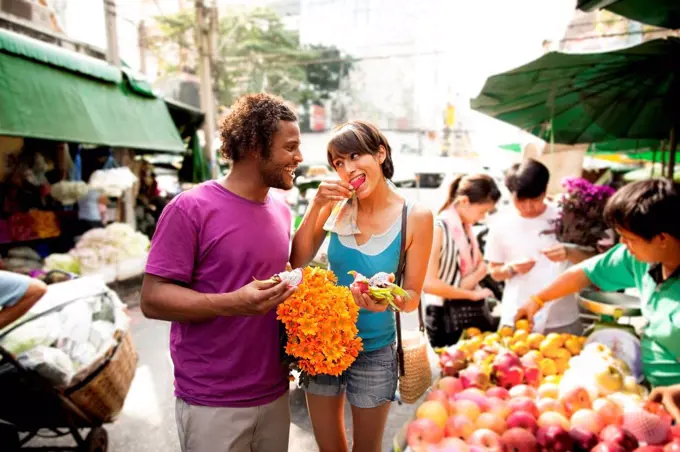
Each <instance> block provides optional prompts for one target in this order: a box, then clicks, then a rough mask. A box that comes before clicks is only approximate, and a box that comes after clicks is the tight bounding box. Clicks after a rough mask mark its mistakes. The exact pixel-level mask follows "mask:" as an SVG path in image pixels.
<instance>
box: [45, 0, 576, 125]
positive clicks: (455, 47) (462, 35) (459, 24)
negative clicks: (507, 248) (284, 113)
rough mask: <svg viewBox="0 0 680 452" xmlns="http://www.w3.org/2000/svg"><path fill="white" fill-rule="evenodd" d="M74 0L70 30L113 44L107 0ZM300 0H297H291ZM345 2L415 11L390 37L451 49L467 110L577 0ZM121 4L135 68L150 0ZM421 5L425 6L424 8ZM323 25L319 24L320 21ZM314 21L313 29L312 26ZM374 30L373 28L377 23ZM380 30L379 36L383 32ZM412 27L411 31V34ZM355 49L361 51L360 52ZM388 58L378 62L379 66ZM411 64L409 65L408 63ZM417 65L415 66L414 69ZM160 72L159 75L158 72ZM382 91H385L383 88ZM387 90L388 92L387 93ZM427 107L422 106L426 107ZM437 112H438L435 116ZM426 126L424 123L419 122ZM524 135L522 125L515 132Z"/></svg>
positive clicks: (165, 4)
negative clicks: (107, 29) (413, 38)
mask: <svg viewBox="0 0 680 452" xmlns="http://www.w3.org/2000/svg"><path fill="white" fill-rule="evenodd" d="M55 1H58V2H60V3H62V4H66V6H67V7H66V9H65V11H66V12H65V14H64V16H63V17H64V22H65V23H64V25H65V28H66V31H67V33H68V34H69V36H70V37H72V38H74V39H77V40H81V41H84V42H87V43H90V44H92V45H95V46H98V47H101V48H106V34H105V27H104V6H103V0H55ZM291 1H293V0H291ZM190 2H191V0H156V1H155V2H148V3H149V4H150V6H149V7H148V9H147V14H149V11H150V13H151V14H158V13H161V12H166V13H170V12H173V11H175V10H176V9H177V8H178V5H179V4H180V3H184V4H185V5H189V4H190ZM304 2H307V3H306V4H312V5H314V4H321V3H323V2H322V1H321V0H303V3H304ZM219 3H220V5H229V4H231V5H236V4H239V5H243V4H244V3H245V2H244V0H219ZM247 3H248V4H249V5H252V6H255V5H265V4H266V3H268V1H267V0H249V1H248V2H247ZM339 3H341V4H340V5H339V7H340V8H344V9H348V8H349V9H357V8H361V7H364V5H366V4H372V5H380V6H381V8H382V10H381V11H384V9H385V7H384V5H389V6H388V7H387V9H388V11H389V12H388V14H390V13H391V10H390V9H391V8H394V11H395V14H394V15H395V16H397V15H398V13H399V10H400V9H406V8H410V9H411V10H412V11H414V12H415V14H416V17H414V19H413V21H412V22H409V21H406V22H403V23H401V22H400V23H391V22H390V19H389V17H386V18H385V21H384V25H383V26H384V27H387V28H393V30H390V37H389V38H385V40H386V41H388V42H394V41H395V39H396V38H399V37H400V32H401V31H402V30H404V29H403V28H401V27H415V28H418V30H417V31H415V32H414V33H412V34H411V35H413V34H415V35H417V36H418V38H417V44H416V48H415V50H416V51H431V50H435V51H444V52H445V56H444V57H442V58H439V59H438V62H437V63H436V64H437V69H436V70H437V72H438V74H437V77H439V79H440V80H442V79H444V80H446V81H447V83H449V84H450V85H451V86H455V93H456V95H457V96H459V100H460V101H461V102H460V104H461V105H462V106H463V107H462V108H463V109H465V106H466V105H467V99H468V98H470V97H475V96H476V95H477V94H478V93H479V91H480V90H481V88H482V86H483V84H484V81H485V80H486V78H487V77H488V76H490V75H492V74H494V73H498V72H503V71H506V70H509V69H512V68H514V67H517V66H520V65H522V64H524V63H527V62H529V61H531V60H533V59H535V58H538V57H540V56H541V55H542V53H543V45H542V44H543V41H544V40H553V41H555V40H559V39H561V38H562V37H563V35H564V32H565V30H566V28H567V26H568V24H569V22H570V21H571V19H572V17H573V14H574V9H575V3H576V0H429V1H428V2H425V1H423V2H414V1H413V0H341V1H340V2H339ZM117 4H118V15H119V21H118V35H119V48H120V52H121V57H122V58H123V60H124V61H125V62H126V63H127V64H129V65H130V66H132V67H133V68H135V69H137V68H139V50H138V48H137V26H136V24H137V22H138V21H139V19H140V18H141V17H142V15H143V14H144V11H143V9H142V7H141V5H142V0H117ZM425 4H427V5H430V6H429V7H428V8H431V9H430V10H425V9H422V8H423V7H422V6H419V5H425ZM419 8H420V10H419ZM316 22H318V23H317V24H305V29H308V30H310V29H311V30H312V31H311V33H312V34H313V36H314V38H315V39H316V38H318V40H320V41H324V40H326V41H330V42H333V43H337V42H343V41H344V40H347V41H348V42H349V41H350V40H351V39H354V41H353V42H360V43H362V44H363V46H364V48H366V49H368V50H365V52H366V53H372V54H376V52H378V53H381V54H390V53H397V52H398V49H396V48H395V47H389V46H385V47H382V48H379V49H375V48H373V49H369V47H370V46H369V45H366V43H365V42H362V40H363V41H369V42H368V44H370V43H371V42H370V41H371V39H373V38H371V35H370V33H369V34H368V35H367V36H354V37H352V34H351V33H348V30H347V29H343V28H342V27H340V28H337V27H336V28H334V27H333V24H332V22H326V21H316ZM315 26H316V27H317V28H314V27H315ZM310 27H311V28H310ZM369 31H370V30H369ZM377 33H378V34H376V33H374V34H373V36H377V37H376V38H375V39H379V36H380V31H378V32H377ZM409 33H410V31H408V30H404V33H403V34H404V35H407V34H409ZM353 54H354V55H357V54H360V53H358V51H355V52H354V53H353ZM379 66H380V65H377V67H378V68H379ZM406 70H407V71H408V70H409V68H408V67H407V68H406ZM418 70H419V71H420V74H419V75H418V74H414V75H411V74H409V76H412V77H416V80H417V81H418V82H417V83H416V85H418V86H419V87H418V88H417V94H418V96H419V97H420V98H421V99H422V101H421V103H422V104H423V105H424V106H423V107H420V109H421V110H422V112H423V113H422V115H421V116H422V117H423V118H424V119H423V120H422V121H421V122H423V123H433V122H434V121H436V120H438V118H439V115H440V113H439V107H436V108H433V107H432V106H433V105H438V103H440V99H439V98H438V96H439V97H441V94H440V93H441V91H442V89H441V86H437V87H433V86H429V83H428V82H427V80H428V76H429V75H430V74H429V72H432V70H431V69H430V66H428V65H427V64H425V65H421V66H420V68H419V69H418ZM414 72H415V71H414ZM151 78H153V75H152V77H151ZM376 95H377V96H378V97H380V95H379V94H376ZM382 97H384V96H382ZM419 114H420V112H419ZM468 117H469V118H472V121H473V122H477V121H481V122H480V123H479V127H477V126H476V125H475V124H470V126H472V127H475V128H483V129H485V130H493V131H492V132H491V134H500V133H504V134H509V135H512V133H513V131H514V129H513V128H511V127H510V126H506V125H504V124H502V123H500V122H498V121H493V122H492V123H489V121H488V120H486V118H480V117H479V116H478V115H476V114H474V113H472V114H470V115H469V116H468ZM435 118H436V119H435ZM418 125H419V126H420V125H421V124H418ZM515 135H516V132H515Z"/></svg>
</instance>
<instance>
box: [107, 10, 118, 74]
mask: <svg viewBox="0 0 680 452" xmlns="http://www.w3.org/2000/svg"><path fill="white" fill-rule="evenodd" d="M104 20H105V22H106V59H107V61H108V62H109V63H111V64H113V65H114V66H116V67H120V53H119V51H118V27H117V24H116V21H117V14H116V0H104Z"/></svg>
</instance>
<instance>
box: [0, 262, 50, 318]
mask: <svg viewBox="0 0 680 452" xmlns="http://www.w3.org/2000/svg"><path fill="white" fill-rule="evenodd" d="M46 291H47V286H46V285H45V283H43V282H42V281H39V280H37V279H34V278H29V277H28V276H25V275H20V274H19V273H12V272H8V271H3V270H0V328H4V327H6V326H7V325H9V324H11V323H12V322H14V321H15V320H17V319H18V318H20V317H21V316H22V315H24V314H25V313H26V312H28V310H29V309H31V307H32V306H33V305H34V304H35V303H36V302H37V301H38V300H40V298H42V296H43V295H45V292H46Z"/></svg>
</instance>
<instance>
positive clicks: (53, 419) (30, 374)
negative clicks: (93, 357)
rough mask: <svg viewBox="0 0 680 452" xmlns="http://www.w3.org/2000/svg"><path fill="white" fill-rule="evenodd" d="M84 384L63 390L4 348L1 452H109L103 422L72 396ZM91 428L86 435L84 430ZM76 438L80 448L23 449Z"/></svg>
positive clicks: (1, 360) (0, 366)
mask: <svg viewBox="0 0 680 452" xmlns="http://www.w3.org/2000/svg"><path fill="white" fill-rule="evenodd" d="M75 301H78V299H75V300H72V301H70V302H68V303H64V304H62V305H59V306H56V307H54V308H52V309H48V310H46V311H45V312H42V313H40V314H38V315H36V316H34V317H32V318H30V319H27V320H25V321H24V322H20V323H19V324H17V325H16V326H15V327H13V328H11V329H10V330H8V331H6V332H4V333H3V334H2V335H1V336H0V339H2V337H4V336H5V335H7V334H9V333H10V332H11V331H13V330H14V329H15V328H18V327H20V326H22V325H24V324H26V323H28V322H31V321H33V320H36V319H37V318H40V317H42V316H45V315H48V314H50V313H53V312H55V311H57V310H60V309H62V308H64V306H66V305H68V304H70V303H73V302H75ZM86 383H87V379H86V380H85V381H83V382H81V384H79V385H76V386H74V387H70V388H69V389H68V390H66V391H62V390H59V389H56V388H54V387H52V385H51V384H50V383H49V382H48V381H47V380H46V379H45V378H43V377H42V376H40V375H39V374H38V373H36V372H34V371H32V370H29V369H27V368H25V367H24V366H23V365H22V364H21V363H19V362H18V361H17V359H16V358H15V357H14V356H13V355H12V354H11V353H9V352H8V351H7V350H5V349H4V348H2V347H0V401H1V402H0V446H1V447H0V449H1V450H2V451H3V452H14V451H18V450H20V449H21V450H22V451H23V450H71V451H78V452H106V450H107V449H108V434H107V432H106V430H105V429H104V428H103V427H102V422H101V421H98V420H95V419H92V418H91V417H90V416H88V415H87V414H86V413H85V412H84V411H83V410H81V409H80V408H79V407H78V406H77V405H76V404H75V403H74V402H73V401H72V400H71V399H70V398H69V394H70V393H73V392H75V391H76V390H78V389H79V388H80V387H81V386H82V385H83V384H86ZM83 429H88V430H89V432H88V433H87V435H85V436H83V435H82V433H81V430H83ZM69 435H70V436H72V437H73V439H74V440H75V442H76V447H53V446H50V447H47V446H46V447H41V448H23V449H22V447H23V446H24V445H25V444H26V443H28V442H29V441H30V440H31V439H33V438H34V437H36V436H39V437H47V438H58V437H63V436H69Z"/></svg>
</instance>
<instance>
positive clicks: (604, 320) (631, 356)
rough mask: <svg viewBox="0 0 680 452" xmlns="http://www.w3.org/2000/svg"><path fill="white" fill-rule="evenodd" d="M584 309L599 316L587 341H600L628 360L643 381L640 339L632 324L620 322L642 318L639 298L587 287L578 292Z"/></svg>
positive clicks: (589, 332) (631, 368) (586, 333)
mask: <svg viewBox="0 0 680 452" xmlns="http://www.w3.org/2000/svg"><path fill="white" fill-rule="evenodd" d="M578 299H579V303H580V304H581V306H583V308H585V309H586V310H588V311H590V312H591V313H593V314H594V315H596V316H598V317H599V318H598V320H596V321H595V323H594V324H593V325H592V326H590V327H589V328H588V329H587V330H586V331H585V332H584V336H586V337H587V339H586V344H590V343H593V342H597V343H600V344H604V345H606V346H607V347H609V348H610V349H611V350H612V353H613V354H614V356H615V357H616V358H619V359H621V360H622V361H623V362H625V363H626V364H627V365H628V367H629V368H630V370H631V373H632V375H633V376H634V377H635V378H636V379H637V380H638V381H642V379H643V378H644V376H643V374H642V363H641V360H640V338H639V336H638V334H637V332H636V331H635V328H634V327H633V325H630V324H625V323H620V320H621V318H622V317H640V316H641V315H642V311H641V309H640V299H639V298H637V297H633V296H631V295H626V294H623V293H618V292H598V291H595V290H584V291H583V292H581V293H580V294H579V295H578Z"/></svg>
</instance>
